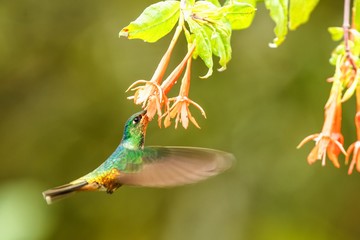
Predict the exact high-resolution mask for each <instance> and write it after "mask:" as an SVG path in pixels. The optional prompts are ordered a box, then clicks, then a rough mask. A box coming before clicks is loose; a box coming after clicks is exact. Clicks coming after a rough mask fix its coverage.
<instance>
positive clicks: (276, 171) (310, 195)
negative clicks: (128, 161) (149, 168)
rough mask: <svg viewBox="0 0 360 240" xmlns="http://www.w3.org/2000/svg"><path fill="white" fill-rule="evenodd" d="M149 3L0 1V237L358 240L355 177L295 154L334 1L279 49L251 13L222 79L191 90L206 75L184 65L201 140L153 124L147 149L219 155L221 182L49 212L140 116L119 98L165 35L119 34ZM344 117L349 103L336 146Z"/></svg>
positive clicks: (88, 198)
mask: <svg viewBox="0 0 360 240" xmlns="http://www.w3.org/2000/svg"><path fill="white" fill-rule="evenodd" d="M154 2H155V1H126V2H124V1H115V0H109V1H105V2H102V1H92V0H90V1H83V0H80V1H41V0H40V1H35V0H17V1H10V0H8V1H1V2H0V56H1V58H0V79H1V84H0V99H1V101H0V104H1V107H0V110H1V118H0V159H1V168H0V179H1V182H0V239H2V240H23V239H24V240H45V239H52V240H57V239H89V240H99V239H131V240H137V239H139V240H147V239H156V240H158V239H159V240H168V239H170V240H182V239H187V240H218V239H225V240H238V239H245V240H252V239H254V240H267V239H280V240H282V239H294V240H297V239H320V240H321V239H326V240H332V239H359V235H360V228H359V224H358V223H359V219H360V207H359V206H360V205H359V200H360V192H359V174H358V173H354V174H353V175H352V176H348V175H347V168H346V166H344V164H343V158H341V161H342V168H340V169H339V170H338V169H335V168H334V167H333V166H332V165H331V163H329V162H328V163H327V166H326V167H324V168H323V167H321V166H320V165H321V164H320V163H319V162H318V163H317V164H315V165H314V166H311V167H310V166H308V165H307V163H306V156H307V154H308V152H309V151H310V149H311V148H312V146H313V144H308V145H306V146H305V147H304V148H303V149H301V150H296V149H295V147H296V145H297V144H298V143H299V141H300V140H302V138H303V137H305V136H307V135H309V134H311V133H315V132H318V131H320V129H321V126H322V121H323V106H324V104H325V102H326V99H327V97H328V94H329V90H330V84H328V83H326V81H325V80H326V78H327V77H329V76H331V75H332V74H333V67H332V66H330V65H329V63H328V59H329V56H330V53H331V51H332V49H333V48H334V47H335V46H336V43H334V42H332V41H331V39H330V36H329V34H328V33H327V27H329V26H341V24H342V9H343V6H342V4H343V3H342V1H330V2H329V1H324V0H323V1H320V4H319V5H318V6H317V8H316V9H315V12H314V13H313V14H312V16H311V19H310V21H309V22H308V24H306V25H304V26H302V27H300V28H299V29H298V30H297V31H295V32H291V33H290V34H289V35H288V38H287V40H286V42H285V43H284V44H283V45H282V46H280V47H279V48H278V49H270V48H269V47H268V43H269V42H270V41H271V40H272V38H273V37H274V35H273V27H274V24H273V22H272V21H271V20H270V18H269V16H268V13H267V11H266V10H265V9H264V6H263V4H262V3H261V4H259V5H258V12H257V14H256V17H255V20H254V23H253V25H252V26H251V28H250V29H247V30H244V31H240V32H239V31H238V32H234V34H233V37H232V44H233V59H232V61H231V62H230V64H229V66H228V70H226V71H225V72H222V73H217V72H216V73H214V75H213V76H212V77H211V78H210V79H208V80H201V79H198V78H197V76H200V75H203V74H205V73H206V68H205V67H204V65H203V63H202V62H201V61H195V62H194V68H193V81H192V86H191V91H190V97H191V98H192V99H193V100H194V101H196V102H198V103H199V104H200V105H201V106H202V107H204V109H205V110H206V113H207V115H208V119H207V120H204V119H202V117H201V115H200V114H199V113H198V112H197V111H196V110H193V113H194V115H195V116H196V117H197V120H198V122H199V124H200V125H201V127H202V129H201V130H198V129H196V128H195V127H194V126H191V127H189V129H188V130H184V129H182V128H179V129H177V130H174V129H173V128H169V129H159V128H158V127H157V126H156V124H155V122H152V123H151V125H150V128H149V129H148V134H147V139H146V144H148V145H190V146H202V147H210V148H217V149H222V150H226V151H230V152H233V153H234V154H235V155H236V157H237V163H236V165H235V166H234V167H233V168H232V169H231V170H230V171H228V172H226V173H224V174H222V175H220V176H218V177H215V178H212V179H210V180H208V181H205V182H202V183H199V184H195V185H190V186H184V187H178V188H173V189H150V188H130V187H123V188H121V189H119V190H118V191H117V192H116V193H114V194H112V195H107V194H104V193H81V194H77V195H76V196H73V197H72V198H69V199H66V200H64V201H62V202H59V203H56V204H54V205H51V206H47V205H46V203H45V201H44V200H43V198H42V195H41V192H42V191H43V190H45V189H47V188H50V187H54V186H56V185H60V184H63V183H66V182H68V181H70V180H73V179H75V178H77V177H79V176H81V175H83V174H85V173H87V172H88V171H90V170H92V169H93V168H95V167H97V166H98V165H99V164H100V163H101V162H102V161H104V160H105V159H106V157H107V156H108V155H109V154H110V153H111V152H112V151H113V150H114V149H115V147H116V146H117V144H118V143H119V141H120V139H121V134H122V130H123V124H124V122H125V121H126V119H127V118H128V117H129V116H130V115H131V114H133V113H134V112H136V111H138V110H139V109H140V108H139V107H138V106H135V105H134V104H133V103H132V102H131V101H128V100H126V97H127V96H128V94H125V93H124V91H125V89H126V88H127V87H128V86H129V85H130V84H131V83H132V82H134V81H135V80H137V79H149V78H150V77H151V75H152V73H153V71H154V70H155V67H156V65H157V64H158V62H159V60H160V58H161V56H162V54H163V53H164V51H165V49H166V47H167V45H168V43H169V40H170V36H168V37H166V38H164V39H162V40H160V41H159V42H157V43H155V44H148V43H144V42H142V41H139V40H133V41H129V40H127V39H118V36H117V34H118V32H119V30H120V29H121V28H122V27H124V26H126V25H127V24H128V23H129V22H130V21H132V20H134V19H135V18H136V17H137V16H138V15H139V14H140V13H141V11H142V10H143V9H144V8H145V7H146V6H148V5H149V4H151V3H154ZM184 46H185V45H184V39H182V41H181V42H180V44H179V45H178V46H177V48H176V51H175V53H174V56H173V58H172V62H171V64H172V65H171V66H172V67H174V66H175V65H176V64H177V63H178V62H179V61H180V60H181V58H182V57H183V55H184V51H185V49H184ZM175 94H176V92H173V95H175ZM354 112H355V106H354V101H353V100H352V101H349V102H347V103H346V104H345V106H344V116H343V124H344V127H343V132H344V135H345V144H346V146H348V145H349V144H350V143H351V142H352V141H354V138H355V130H354V127H353V117H354Z"/></svg>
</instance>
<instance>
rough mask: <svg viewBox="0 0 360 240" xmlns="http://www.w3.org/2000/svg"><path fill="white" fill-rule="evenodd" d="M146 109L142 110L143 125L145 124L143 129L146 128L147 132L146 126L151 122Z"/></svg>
mask: <svg viewBox="0 0 360 240" xmlns="http://www.w3.org/2000/svg"><path fill="white" fill-rule="evenodd" d="M146 112H147V111H146V110H144V111H142V112H141V117H142V118H141V125H142V126H143V130H144V132H145V130H146V127H147V125H148V123H149V117H148V116H147V115H146Z"/></svg>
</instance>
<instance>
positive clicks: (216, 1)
mask: <svg viewBox="0 0 360 240" xmlns="http://www.w3.org/2000/svg"><path fill="white" fill-rule="evenodd" d="M207 2H211V3H212V4H214V5H215V6H217V7H221V5H220V3H219V1H218V0H207Z"/></svg>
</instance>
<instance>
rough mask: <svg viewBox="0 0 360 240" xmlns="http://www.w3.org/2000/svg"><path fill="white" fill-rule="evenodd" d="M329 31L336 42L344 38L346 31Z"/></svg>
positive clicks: (334, 29) (332, 29)
mask: <svg viewBox="0 0 360 240" xmlns="http://www.w3.org/2000/svg"><path fill="white" fill-rule="evenodd" d="M328 31H329V33H330V34H331V38H332V40H334V41H340V40H341V39H342V38H343V37H344V29H343V28H341V27H329V28H328Z"/></svg>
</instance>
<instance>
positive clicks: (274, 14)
mask: <svg viewBox="0 0 360 240" xmlns="http://www.w3.org/2000/svg"><path fill="white" fill-rule="evenodd" d="M288 5H289V0H265V6H266V8H267V9H269V10H270V17H271V18H272V19H273V21H274V22H275V24H276V26H275V29H274V33H275V35H276V38H274V40H273V43H270V44H269V46H270V47H272V48H276V47H278V46H279V45H280V44H281V43H282V42H283V41H284V40H285V37H286V34H287V33H288V27H287V24H288Z"/></svg>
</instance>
